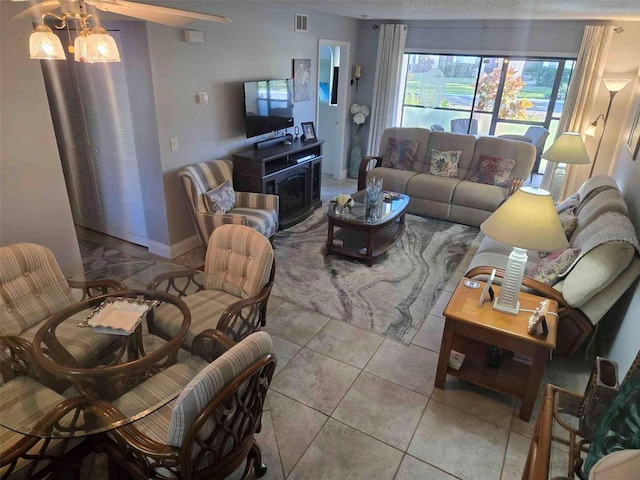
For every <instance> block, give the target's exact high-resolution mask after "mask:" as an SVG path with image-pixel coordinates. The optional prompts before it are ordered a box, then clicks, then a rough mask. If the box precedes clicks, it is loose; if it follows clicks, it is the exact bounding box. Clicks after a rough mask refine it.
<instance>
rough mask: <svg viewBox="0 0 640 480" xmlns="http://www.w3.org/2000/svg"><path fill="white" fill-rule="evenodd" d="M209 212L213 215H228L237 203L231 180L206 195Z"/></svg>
mask: <svg viewBox="0 0 640 480" xmlns="http://www.w3.org/2000/svg"><path fill="white" fill-rule="evenodd" d="M204 199H205V202H206V205H207V211H208V212H211V213H227V212H228V211H229V210H231V209H232V208H233V206H234V205H235V203H236V197H235V194H234V191H233V186H232V185H231V182H230V181H229V180H226V181H224V182H223V183H222V185H218V186H217V187H216V188H214V189H213V190H209V191H208V192H206V193H205V194H204Z"/></svg>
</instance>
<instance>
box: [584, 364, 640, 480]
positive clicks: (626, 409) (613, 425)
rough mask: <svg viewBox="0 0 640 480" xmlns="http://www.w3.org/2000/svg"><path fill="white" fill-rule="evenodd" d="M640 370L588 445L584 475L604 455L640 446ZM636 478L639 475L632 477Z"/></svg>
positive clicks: (628, 380)
mask: <svg viewBox="0 0 640 480" xmlns="http://www.w3.org/2000/svg"><path fill="white" fill-rule="evenodd" d="M639 432H640V373H636V374H635V375H633V376H632V377H631V378H629V379H627V380H626V381H625V382H624V384H623V385H622V388H621V389H620V391H619V392H618V394H617V395H616V396H615V397H614V399H613V401H612V402H611V405H609V408H607V411H606V412H605V414H604V416H603V417H602V421H601V422H600V425H599V426H598V428H597V430H596V432H595V433H594V434H593V440H592V441H591V445H590V446H589V453H588V454H587V459H586V460H585V462H584V474H585V478H587V477H588V475H589V471H590V470H591V468H592V467H593V466H594V465H595V464H596V462H597V461H598V460H600V459H601V458H602V457H604V456H605V455H609V454H610V453H613V452H617V451H620V450H630V449H638V448H640V433H639ZM630 478H637V477H630Z"/></svg>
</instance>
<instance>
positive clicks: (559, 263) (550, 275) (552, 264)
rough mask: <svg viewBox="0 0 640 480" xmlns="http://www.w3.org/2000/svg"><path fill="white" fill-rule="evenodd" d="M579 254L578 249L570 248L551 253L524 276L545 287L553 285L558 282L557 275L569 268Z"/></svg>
mask: <svg viewBox="0 0 640 480" xmlns="http://www.w3.org/2000/svg"><path fill="white" fill-rule="evenodd" d="M579 254H580V250H579V249H577V248H571V247H569V248H565V249H564V250H558V251H556V252H551V253H550V254H549V255H547V256H546V257H544V258H543V259H542V260H541V261H540V262H539V263H537V264H535V265H534V266H533V267H531V268H529V269H528V270H527V273H526V275H527V277H531V278H533V279H534V280H538V281H539V282H542V283H545V284H547V285H554V284H556V283H557V282H558V281H559V280H560V277H559V275H561V274H562V273H564V272H565V271H566V270H567V269H568V268H569V267H570V266H571V264H572V263H573V261H574V260H575V259H576V258H578V255H579Z"/></svg>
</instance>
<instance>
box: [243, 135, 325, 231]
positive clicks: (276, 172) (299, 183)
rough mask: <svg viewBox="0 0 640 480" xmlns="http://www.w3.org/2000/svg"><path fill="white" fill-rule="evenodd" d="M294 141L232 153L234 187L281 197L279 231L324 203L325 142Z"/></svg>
mask: <svg viewBox="0 0 640 480" xmlns="http://www.w3.org/2000/svg"><path fill="white" fill-rule="evenodd" d="M323 143H324V140H317V141H315V142H309V143H304V142H300V141H298V142H294V143H293V145H277V146H275V147H272V148H267V149H264V150H254V149H252V148H251V149H247V150H243V151H241V152H238V153H236V154H234V155H233V188H234V189H235V190H238V191H240V192H258V193H269V194H272V195H278V196H279V197H280V216H279V219H278V220H279V223H280V230H283V229H285V228H289V227H291V226H293V225H295V224H297V223H300V222H301V221H303V220H304V219H306V218H308V217H309V216H310V215H311V214H312V213H313V211H314V210H315V209H316V208H318V207H320V206H321V205H322V201H321V200H320V188H321V183H322V179H321V177H322V144H323Z"/></svg>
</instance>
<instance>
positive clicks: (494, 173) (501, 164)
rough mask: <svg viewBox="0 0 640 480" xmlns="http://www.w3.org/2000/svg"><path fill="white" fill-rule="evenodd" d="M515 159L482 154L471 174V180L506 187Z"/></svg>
mask: <svg viewBox="0 0 640 480" xmlns="http://www.w3.org/2000/svg"><path fill="white" fill-rule="evenodd" d="M515 164H516V161H515V160H514V159H513V158H500V157H490V156H488V155H482V156H481V157H480V163H479V164H478V167H477V169H476V171H475V172H473V175H472V176H471V181H472V182H476V183H484V184H486V185H495V186H497V187H506V186H507V185H508V184H509V178H510V176H511V170H513V167H514V165H515Z"/></svg>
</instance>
